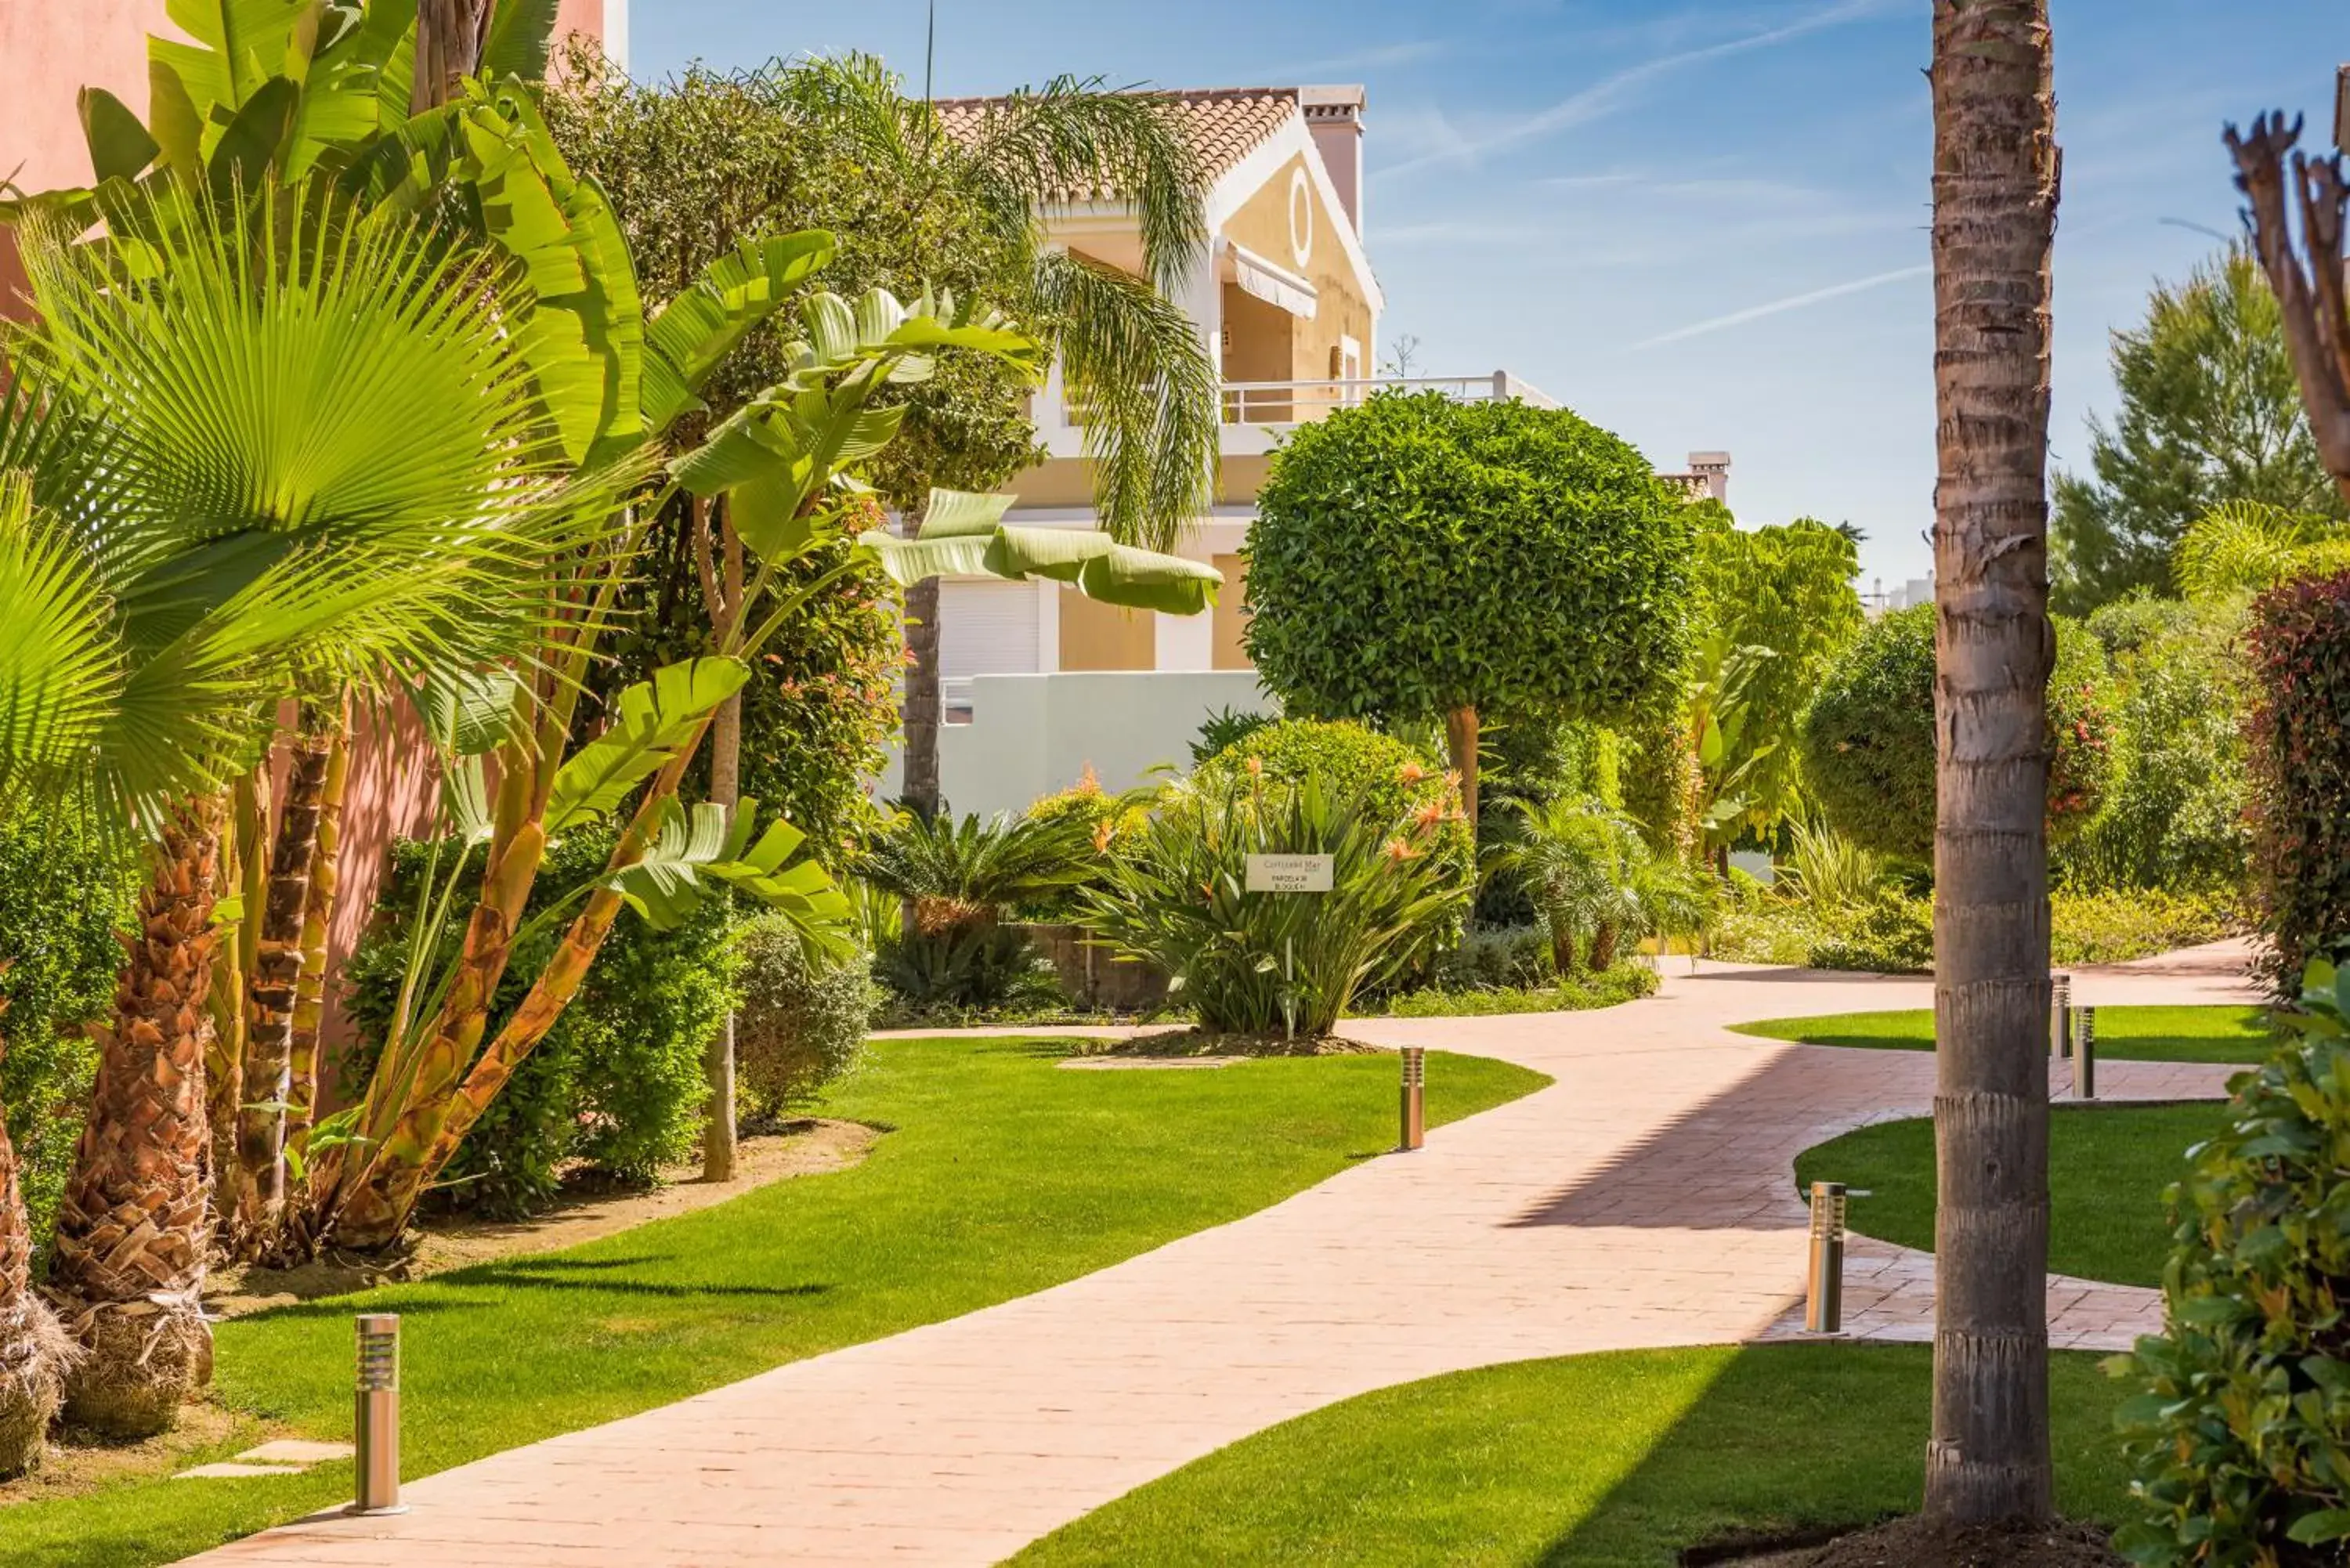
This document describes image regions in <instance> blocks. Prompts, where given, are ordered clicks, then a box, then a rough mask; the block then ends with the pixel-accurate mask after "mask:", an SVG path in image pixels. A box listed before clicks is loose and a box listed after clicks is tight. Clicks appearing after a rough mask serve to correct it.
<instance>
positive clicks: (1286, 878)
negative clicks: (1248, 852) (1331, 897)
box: [1248, 855, 1332, 893]
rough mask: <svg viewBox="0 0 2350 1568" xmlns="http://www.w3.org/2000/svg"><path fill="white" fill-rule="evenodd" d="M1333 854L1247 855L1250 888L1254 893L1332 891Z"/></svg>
mask: <svg viewBox="0 0 2350 1568" xmlns="http://www.w3.org/2000/svg"><path fill="white" fill-rule="evenodd" d="M1331 863H1332V857H1330V856H1327V855H1252V856H1250V857H1248V890H1249V891H1250V892H1252V893H1326V892H1328V891H1329V890H1330V871H1331Z"/></svg>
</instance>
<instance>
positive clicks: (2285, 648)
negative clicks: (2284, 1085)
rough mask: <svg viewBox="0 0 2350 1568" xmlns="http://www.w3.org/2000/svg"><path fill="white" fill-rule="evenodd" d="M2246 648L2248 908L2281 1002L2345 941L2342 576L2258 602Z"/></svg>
mask: <svg viewBox="0 0 2350 1568" xmlns="http://www.w3.org/2000/svg"><path fill="white" fill-rule="evenodd" d="M2246 640H2247V643H2248V646H2249V648H2250V650H2251V680H2252V685H2253V688H2254V691H2255V696H2254V701H2253V706H2252V718H2251V727H2250V731H2249V741H2248V747H2247V762H2248V763H2249V770H2250V775H2251V788H2250V791H2249V797H2248V798H2249V805H2248V813H2247V814H2248V815H2249V816H2250V818H2251V830H2252V901H2253V905H2254V909H2255V911H2256V918H2257V919H2258V921H2259V923H2260V927H2261V929H2262V931H2263V932H2265V933H2266V934H2267V936H2268V938H2269V947H2270V951H2269V953H2268V954H2267V955H2266V957H2265V959H2264V961H2263V962H2264V965H2265V970H2264V972H2265V973H2266V974H2267V976H2268V978H2269V979H2270V980H2271V981H2272V982H2274V984H2275V985H2276V987H2277V989H2278V991H2279V992H2280V993H2282V992H2288V991H2290V989H2291V988H2292V986H2293V984H2294V983H2295V981H2296V980H2297V978H2298V976H2299V975H2300V973H2301V971H2302V970H2303V967H2304V966H2305V965H2306V964H2307V963H2308V961H2310V960H2311V959H2313V958H2319V957H2325V958H2337V959H2338V958H2339V957H2341V956H2342V955H2343V952H2344V947H2343V942H2344V933H2345V932H2350V574H2344V575H2342V576H2332V577H2322V578H2316V579H2310V580H2303V581H2301V582H2293V583H2287V584H2285V585H2284V586H2283V587H2279V588H2275V589H2272V591H2270V592H2269V593H2267V594H2265V595H2263V596H2262V597H2261V598H2260V600H2259V601H2258V602H2257V603H2256V604H2255V605H2254V606H2253V609H2252V625H2251V632H2250V635H2249V637H2248V638H2247V639H2246Z"/></svg>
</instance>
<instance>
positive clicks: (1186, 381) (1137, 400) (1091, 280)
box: [1036, 253, 1220, 551]
mask: <svg viewBox="0 0 2350 1568" xmlns="http://www.w3.org/2000/svg"><path fill="white" fill-rule="evenodd" d="M1036 291H1037V296H1038V304H1039V307H1040V309H1041V310H1042V311H1043V313H1044V314H1045V316H1047V317H1050V318H1052V319H1054V320H1055V321H1057V322H1059V323H1060V346H1061V360H1062V374H1063V378H1064V379H1065V380H1066V384H1067V386H1068V389H1069V396H1070V400H1071V401H1072V402H1073V403H1075V404H1076V406H1077V408H1078V409H1079V410H1080V413H1081V417H1082V419H1083V420H1084V421H1085V423H1084V429H1085V450H1086V455H1087V457H1089V458H1091V459H1092V460H1093V462H1094V492H1095V506H1096V510H1097V512H1098V513H1099V514H1100V517H1101V525H1102V528H1103V530H1104V532H1106V533H1107V534H1108V535H1110V536H1111V537H1112V538H1114V539H1116V540H1118V542H1119V543H1120V544H1124V545H1137V546H1139V547H1140V548H1142V549H1146V550H1160V551H1165V550H1171V549H1173V548H1175V547H1176V545H1178V544H1179V543H1180V541H1181V539H1182V537H1183V535H1184V534H1185V533H1186V532H1187V531H1188V530H1189V529H1190V528H1191V525H1192V524H1193V523H1194V522H1195V521H1196V520H1197V519H1199V518H1200V517H1201V516H1202V515H1204V514H1205V513H1206V512H1207V509H1208V506H1209V504H1210V503H1211V500H1212V499H1213V495H1214V484H1215V472H1216V454H1217V451H1218V445H1217V443H1218V441H1219V439H1220V432H1219V430H1218V419H1219V415H1218V406H1217V398H1218V391H1217V370H1216V366H1215V363H1214V361H1213V360H1212V359H1211V358H1209V355H1208V349H1207V345H1206V344H1205V343H1204V342H1202V341H1201V337H1200V332H1199V328H1198V327H1197V326H1196V325H1195V324H1194V323H1193V322H1192V320H1191V317H1188V316H1186V315H1185V314H1184V313H1183V311H1182V309H1181V308H1180V306H1176V305H1175V304H1173V303H1172V302H1170V301H1169V300H1167V299H1165V298H1163V297H1162V296H1159V294H1157V293H1155V292H1154V291H1153V290H1152V289H1151V287H1150V286H1149V285H1148V284H1146V283H1144V282H1143V281H1142V280H1140V279H1139V278H1134V277H1128V276H1127V275H1124V274H1122V273H1118V272H1116V271H1113V270H1111V269H1110V268H1107V267H1104V266H1099V265H1095V264H1093V263H1090V262H1087V261H1086V260H1084V259H1083V258H1081V257H1077V256H1073V255H1070V254H1066V253H1055V254H1050V255H1045V256H1043V257H1040V258H1039V260H1038V264H1037V269H1036Z"/></svg>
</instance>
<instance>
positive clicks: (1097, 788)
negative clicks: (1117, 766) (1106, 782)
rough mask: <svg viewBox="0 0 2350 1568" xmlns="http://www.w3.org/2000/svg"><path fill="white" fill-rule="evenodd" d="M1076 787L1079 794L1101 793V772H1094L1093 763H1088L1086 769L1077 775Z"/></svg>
mask: <svg viewBox="0 0 2350 1568" xmlns="http://www.w3.org/2000/svg"><path fill="white" fill-rule="evenodd" d="M1074 787H1075V789H1076V792H1077V793H1078V794H1101V792H1102V786H1101V774H1097V773H1096V772H1094V765H1093V763H1087V764H1086V771H1085V772H1083V773H1081V774H1078V775H1077V782H1076V785H1075V786H1074Z"/></svg>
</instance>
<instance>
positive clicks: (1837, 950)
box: [1804, 888, 1934, 974]
mask: <svg viewBox="0 0 2350 1568" xmlns="http://www.w3.org/2000/svg"><path fill="white" fill-rule="evenodd" d="M1804 963H1806V964H1808V965H1809V966H1810V967H1812V968H1813V969H1845V970H1859V971H1863V972H1865V973H1868V974H1921V973H1923V972H1925V971H1928V970H1930V969H1932V968H1933V967H1934V907H1933V905H1932V904H1931V903H1930V902H1929V901H1928V900H1927V899H1924V898H1912V897H1910V896H1909V895H1908V894H1906V893H1902V892H1900V891H1898V890H1897V889H1894V888H1884V889H1881V890H1880V891H1879V892H1878V893H1877V896H1876V897H1875V898H1871V899H1869V900H1868V902H1867V903H1866V904H1862V905H1860V906H1858V907H1856V908H1851V909H1837V910H1833V911H1830V912H1829V914H1828V931H1827V935H1826V936H1825V937H1824V938H1822V939H1820V940H1817V941H1815V942H1814V944H1813V946H1812V948H1811V950H1810V951H1809V952H1807V953H1805V954H1804Z"/></svg>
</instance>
